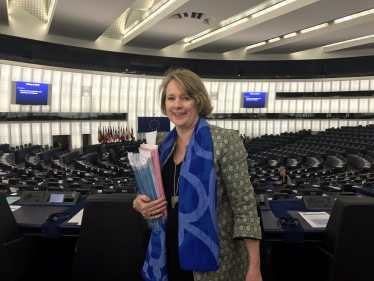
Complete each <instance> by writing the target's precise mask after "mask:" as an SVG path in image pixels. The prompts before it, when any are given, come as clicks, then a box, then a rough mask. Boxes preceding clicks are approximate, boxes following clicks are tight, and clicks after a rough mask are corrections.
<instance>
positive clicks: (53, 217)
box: [46, 213, 72, 222]
mask: <svg viewBox="0 0 374 281" xmlns="http://www.w3.org/2000/svg"><path fill="white" fill-rule="evenodd" d="M60 215H62V216H60ZM71 215H72V213H53V214H50V215H49V216H48V217H47V218H46V221H51V222H56V221H58V220H59V219H65V218H70V217H71Z"/></svg>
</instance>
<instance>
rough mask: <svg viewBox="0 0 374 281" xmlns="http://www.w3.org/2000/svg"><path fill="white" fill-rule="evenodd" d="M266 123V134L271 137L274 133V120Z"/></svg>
mask: <svg viewBox="0 0 374 281" xmlns="http://www.w3.org/2000/svg"><path fill="white" fill-rule="evenodd" d="M265 122H266V134H268V135H271V134H273V133H274V120H267V121H265Z"/></svg>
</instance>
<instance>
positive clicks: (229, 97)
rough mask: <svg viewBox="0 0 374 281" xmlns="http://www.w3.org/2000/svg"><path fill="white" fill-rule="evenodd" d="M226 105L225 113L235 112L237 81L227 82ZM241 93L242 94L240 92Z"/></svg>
mask: <svg viewBox="0 0 374 281" xmlns="http://www.w3.org/2000/svg"><path fill="white" fill-rule="evenodd" d="M226 84H227V87H226V106H225V112H224V113H233V112H234V111H233V110H234V108H233V104H234V102H233V101H234V95H235V85H234V84H235V83H234V82H226ZM239 95H241V94H240V93H239ZM220 113H221V112H220Z"/></svg>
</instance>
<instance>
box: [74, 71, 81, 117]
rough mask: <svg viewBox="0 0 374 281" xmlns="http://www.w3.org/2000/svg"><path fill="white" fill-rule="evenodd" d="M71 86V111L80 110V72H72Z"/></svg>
mask: <svg viewBox="0 0 374 281" xmlns="http://www.w3.org/2000/svg"><path fill="white" fill-rule="evenodd" d="M72 76H73V77H72V79H73V81H72V87H71V112H81V111H82V86H83V85H82V83H83V75H82V73H72Z"/></svg>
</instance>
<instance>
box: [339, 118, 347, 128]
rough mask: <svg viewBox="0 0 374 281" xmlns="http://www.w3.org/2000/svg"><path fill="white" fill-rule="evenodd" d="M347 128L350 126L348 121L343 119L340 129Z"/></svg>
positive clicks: (340, 122) (340, 121)
mask: <svg viewBox="0 0 374 281" xmlns="http://www.w3.org/2000/svg"><path fill="white" fill-rule="evenodd" d="M343 126H344V127H346V126H348V121H347V120H342V119H340V120H339V127H340V128H341V127H343Z"/></svg>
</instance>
